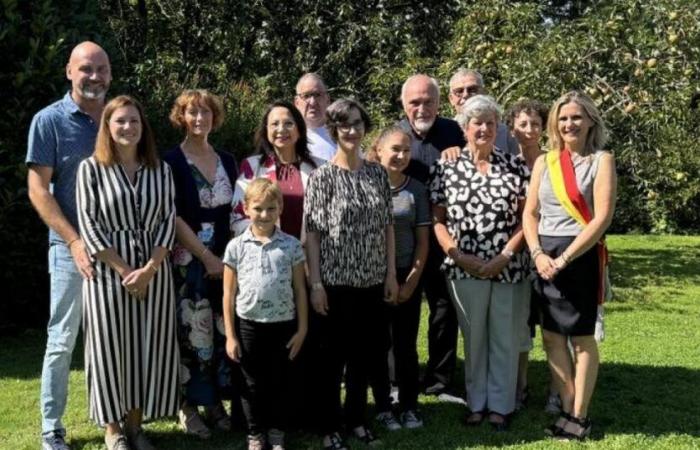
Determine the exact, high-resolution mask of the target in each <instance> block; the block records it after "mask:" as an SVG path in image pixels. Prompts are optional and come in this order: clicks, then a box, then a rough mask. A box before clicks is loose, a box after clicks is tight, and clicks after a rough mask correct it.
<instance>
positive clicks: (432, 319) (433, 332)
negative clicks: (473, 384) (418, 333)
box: [423, 233, 458, 387]
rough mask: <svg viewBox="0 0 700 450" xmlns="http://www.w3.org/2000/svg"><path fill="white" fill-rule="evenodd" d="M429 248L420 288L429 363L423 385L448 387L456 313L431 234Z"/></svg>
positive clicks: (452, 366) (440, 254)
mask: <svg viewBox="0 0 700 450" xmlns="http://www.w3.org/2000/svg"><path fill="white" fill-rule="evenodd" d="M430 236H431V239H430V250H429V254H428V259H427V261H426V265H425V269H424V271H423V289H424V291H425V296H426V298H427V300H428V307H429V308H430V315H429V316H428V363H427V365H426V370H425V374H424V376H423V385H424V386H426V387H429V386H432V385H434V384H435V383H441V384H443V385H444V386H448V385H449V384H450V383H451V381H452V377H453V374H454V371H455V367H456V365H457V331H458V326H457V314H456V313H455V309H454V305H453V304H452V300H451V299H450V294H449V292H448V291H447V281H446V279H445V274H443V273H442V271H440V265H441V264H442V261H443V260H444V258H445V254H444V253H443V251H442V249H441V248H440V245H439V244H438V243H437V240H436V239H435V237H434V235H433V234H432V233H431V235H430Z"/></svg>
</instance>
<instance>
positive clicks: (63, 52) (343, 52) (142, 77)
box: [0, 0, 700, 327]
mask: <svg viewBox="0 0 700 450" xmlns="http://www.w3.org/2000/svg"><path fill="white" fill-rule="evenodd" d="M1 4H2V6H3V9H2V12H1V14H2V27H1V28H0V49H1V50H2V51H3V55H5V61H6V64H5V67H4V68H3V70H2V72H1V73H0V77H1V78H0V81H1V82H0V92H2V96H3V99H5V101H6V106H7V107H6V108H4V109H3V111H2V112H0V114H1V116H0V212H1V214H0V246H2V248H3V249H4V250H5V255H6V257H5V258H4V263H3V270H2V273H3V275H2V281H3V282H4V283H5V284H7V280H20V281H21V280H28V279H31V278H32V277H33V278H36V273H37V270H39V271H41V270H40V269H38V268H39V267H43V265H42V261H43V258H44V255H45V253H44V250H45V246H44V242H45V232H44V229H43V228H42V226H41V224H40V222H39V221H38V219H37V218H36V215H35V214H34V213H33V212H31V208H30V206H29V205H28V201H27V198H26V189H25V187H24V186H25V178H26V170H25V168H24V164H23V160H24V155H25V152H26V135H27V129H28V125H29V121H30V119H31V116H32V115H33V114H34V113H35V112H36V111H37V110H39V109H40V108H41V107H43V106H45V105H47V104H48V103H50V102H51V101H54V100H56V99H57V98H59V97H60V96H61V95H62V94H63V92H64V91H65V90H66V89H67V83H66V81H65V76H64V73H63V72H64V71H63V67H64V65H65V62H66V61H67V57H68V53H69V51H70V49H71V48H72V47H73V45H75V44H76V43H78V42H79V41H81V40H84V39H92V40H95V41H97V42H99V43H100V44H101V45H103V46H104V47H105V48H106V49H107V51H108V53H109V54H110V57H111V59H112V63H113V72H114V79H115V81H114V83H113V86H112V89H111V93H112V94H118V93H131V94H134V95H136V96H137V97H139V98H140V99H141V100H142V101H143V103H144V104H145V106H146V108H147V111H148V116H149V117H150V119H151V122H152V125H153V127H154V129H155V130H156V133H157V140H158V142H159V145H160V147H161V148H162V149H167V148H168V147H170V146H172V145H174V144H175V143H177V142H179V140H180V139H181V136H180V135H179V132H178V131H176V130H173V129H172V127H171V126H170V125H169V123H168V121H167V113H168V111H169V109H170V106H171V104H172V102H173V100H174V98H175V96H176V95H177V94H178V93H179V92H180V91H181V90H182V89H184V88H191V87H203V88H208V89H210V90H212V91H213V92H216V93H219V94H221V95H222V96H223V97H224V99H225V104H226V108H227V112H228V115H227V120H226V122H225V124H224V126H223V128H222V129H221V130H220V131H219V132H217V133H216V135H214V136H213V138H214V143H215V145H217V146H219V147H221V148H225V149H228V150H229V151H232V152H234V153H236V154H237V155H238V156H239V157H243V156H245V155H246V154H248V153H249V152H250V151H251V149H252V135H253V132H254V129H255V127H256V126H257V123H258V121H259V119H260V116H261V111H262V109H263V108H264V107H265V105H266V104H267V103H268V102H269V101H271V100H272V99H275V98H280V97H282V98H291V96H292V95H293V93H294V84H295V82H296V80H297V78H298V77H299V75H300V74H302V73H303V72H305V71H316V72H318V73H320V74H321V75H322V76H323V77H324V78H325V80H326V82H327V84H328V85H329V87H330V88H331V95H332V96H334V97H336V98H337V97H340V96H346V95H352V96H355V97H357V98H358V99H359V100H360V101H362V102H363V103H364V104H365V105H366V106H367V108H368V110H369V111H370V114H371V115H372V117H373V118H374V119H375V121H376V122H378V123H379V124H380V125H383V124H387V123H390V122H393V121H394V120H396V119H398V118H399V117H400V116H401V114H402V113H401V107H400V104H399V101H398V98H399V95H400V88H401V84H402V82H403V81H404V80H405V78H406V77H407V76H409V75H410V74H412V73H415V72H417V71H422V72H426V73H429V74H431V75H433V76H435V77H436V78H438V79H439V80H440V81H441V83H442V85H443V90H444V92H443V94H446V93H447V91H446V89H445V87H446V84H447V80H448V79H449V77H450V75H451V73H452V72H453V71H454V70H455V69H456V68H458V67H461V66H463V67H470V68H475V69H478V70H480V71H481V72H482V73H483V75H484V78H485V80H486V85H487V89H488V91H489V92H490V93H491V94H492V95H494V96H495V97H496V98H497V99H498V100H499V101H500V102H501V103H502V104H503V105H504V106H508V105H509V104H511V103H512V102H513V101H515V100H516V99H518V98H520V97H532V98H537V99H540V100H542V101H544V102H551V101H553V100H554V99H555V98H557V97H558V96H559V95H561V94H562V93H563V92H565V91H567V90H570V89H582V90H585V91H586V92H588V93H589V94H590V95H591V96H592V97H593V98H594V99H595V100H596V102H597V104H598V105H599V107H600V109H601V111H602V112H603V114H604V117H605V120H606V122H607V123H608V125H609V127H610V130H611V138H612V139H611V142H610V144H609V148H610V149H611V150H613V151H614V152H615V154H616V158H617V162H618V173H619V175H620V181H619V183H620V192H619V201H618V211H617V214H616V216H615V221H614V230H615V231H627V230H639V231H656V232H692V231H696V230H698V228H700V227H699V226H698V224H700V220H699V219H700V177H698V174H699V173H700V170H698V169H699V166H700V153H699V152H697V147H698V144H697V139H698V122H699V120H698V111H697V110H692V109H690V107H689V104H690V101H691V98H692V97H693V96H694V95H697V93H698V92H700V88H699V87H698V80H699V77H700V69H699V68H698V61H700V5H698V4H697V3H694V2H685V3H681V2H676V1H673V0H659V1H657V2H654V3H649V2H643V1H641V0H611V1H605V2H603V1H586V0H580V1H579V0H577V1H571V0H549V1H546V2H536V1H532V0H519V1H505V0H497V1H493V2H476V1H474V0H448V1H428V0H425V1H402V0H369V1H366V2H352V1H347V0H313V1H312V0H299V1H296V2H279V1H274V2H273V1H269V0H252V1H240V0H210V1H207V2H200V1H196V0H168V1H163V0H53V1H49V0H36V1H32V2H19V1H17V0H2V3H1ZM442 111H443V112H444V113H445V114H446V115H451V112H450V111H449V105H447V104H446V102H443V104H442ZM41 280H45V277H43V278H41ZM42 282H45V281H42ZM26 286H32V283H31V282H29V283H27V284H26ZM17 295H18V296H20V297H22V298H21V299H20V301H21V302H23V303H27V304H39V303H38V302H30V301H28V300H27V299H35V298H36V299H39V298H42V299H43V298H44V297H45V294H44V291H41V290H36V289H34V290H31V289H26V290H25V291H21V290H20V292H18V293H17ZM0 307H1V306H0ZM0 313H2V311H0ZM2 316H6V315H5V314H0V317H2ZM1 326H2V324H0V327H1Z"/></svg>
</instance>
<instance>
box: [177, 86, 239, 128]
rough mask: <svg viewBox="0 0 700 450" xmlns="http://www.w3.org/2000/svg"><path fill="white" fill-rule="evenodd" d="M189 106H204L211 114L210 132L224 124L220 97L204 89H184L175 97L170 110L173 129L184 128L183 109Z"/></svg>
mask: <svg viewBox="0 0 700 450" xmlns="http://www.w3.org/2000/svg"><path fill="white" fill-rule="evenodd" d="M190 105H204V106H206V107H207V108H209V109H211V112H212V116H213V117H212V124H211V128H212V131H213V130H216V129H217V128H219V127H220V126H221V124H223V123H224V116H225V113H224V104H223V102H222V101H221V97H219V96H218V95H214V94H212V93H211V92H209V91H207V90H206V89H186V90H184V91H182V93H181V94H180V95H178V96H177V98H176V99H175V102H174V103H173V107H172V109H171V110H170V116H169V119H170V123H172V124H173V126H174V127H175V128H185V127H186V125H185V109H187V107H188V106H190Z"/></svg>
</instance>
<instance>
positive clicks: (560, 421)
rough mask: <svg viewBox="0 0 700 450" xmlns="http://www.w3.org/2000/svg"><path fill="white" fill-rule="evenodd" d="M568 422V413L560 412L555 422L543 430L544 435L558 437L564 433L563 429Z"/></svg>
mask: <svg viewBox="0 0 700 450" xmlns="http://www.w3.org/2000/svg"><path fill="white" fill-rule="evenodd" d="M570 420H571V416H570V415H569V414H568V413H566V412H564V411H562V412H560V413H559V417H557V420H556V422H554V423H553V424H551V425H550V426H548V427H547V428H545V429H544V434H546V435H547V436H551V437H555V436H559V435H560V434H561V433H562V432H563V431H564V427H565V426H566V424H567V423H569V421H570Z"/></svg>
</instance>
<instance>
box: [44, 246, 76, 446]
mask: <svg viewBox="0 0 700 450" xmlns="http://www.w3.org/2000/svg"><path fill="white" fill-rule="evenodd" d="M49 273H50V277H51V305H50V315H49V324H48V327H47V331H48V339H47V342H46V354H45V355H44V365H43V368H42V371H41V432H42V434H44V435H46V434H49V433H51V432H52V431H55V432H58V433H61V434H64V433H65V428H64V427H63V424H62V423H61V417H62V416H63V412H64V411H65V409H66V400H67V398H68V375H69V373H70V363H71V359H72V355H73V348H74V347H75V341H76V338H77V337H78V331H79V330H80V320H81V315H82V310H83V301H82V291H83V278H82V276H81V275H80V272H78V269H77V267H76V266H75V264H74V263H73V258H72V256H71V254H70V250H68V247H66V245H65V244H62V243H52V244H51V245H50V246H49Z"/></svg>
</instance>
